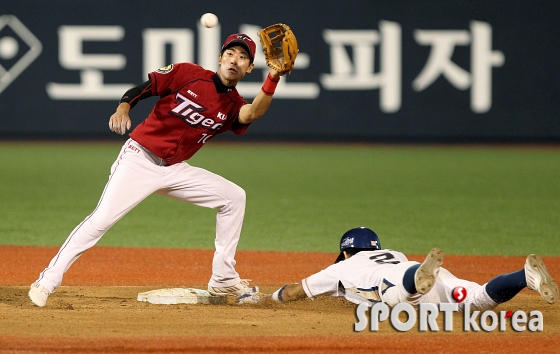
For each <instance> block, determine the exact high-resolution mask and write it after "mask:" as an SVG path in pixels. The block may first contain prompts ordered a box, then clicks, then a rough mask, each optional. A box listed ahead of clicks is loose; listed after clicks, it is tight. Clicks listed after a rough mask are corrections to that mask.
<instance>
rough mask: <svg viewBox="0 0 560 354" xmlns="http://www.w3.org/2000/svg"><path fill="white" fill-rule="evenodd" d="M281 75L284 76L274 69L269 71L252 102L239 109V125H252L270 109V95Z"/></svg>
mask: <svg viewBox="0 0 560 354" xmlns="http://www.w3.org/2000/svg"><path fill="white" fill-rule="evenodd" d="M283 75H284V74H281V73H278V72H277V71H276V70H274V69H270V71H269V73H268V76H267V78H266V80H265V82H264V84H263V87H262V89H261V90H260V91H259V93H258V94H257V96H256V97H255V99H254V100H253V102H252V103H250V104H246V105H244V106H243V107H241V110H240V111H239V118H238V121H239V123H241V124H249V123H252V122H254V121H256V120H257V119H259V118H261V117H262V116H263V115H264V114H265V113H266V111H267V110H268V107H270V103H271V102H272V95H273V94H274V90H275V89H276V85H278V82H279V81H280V77H281V76H283Z"/></svg>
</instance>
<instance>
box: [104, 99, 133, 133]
mask: <svg viewBox="0 0 560 354" xmlns="http://www.w3.org/2000/svg"><path fill="white" fill-rule="evenodd" d="M129 110H130V105H129V104H128V103H121V104H120V105H119V107H118V108H117V111H116V112H115V113H114V114H113V115H112V116H111V118H110V119H109V129H111V131H113V132H115V133H117V134H120V135H123V134H124V133H126V131H127V130H128V129H130V127H131V125H132V121H131V120H130V116H129V115H128V111H129Z"/></svg>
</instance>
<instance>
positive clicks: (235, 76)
mask: <svg viewBox="0 0 560 354" xmlns="http://www.w3.org/2000/svg"><path fill="white" fill-rule="evenodd" d="M255 50H256V45H255V42H254V41H253V40H252V39H251V38H250V37H249V36H247V35H245V34H232V35H230V36H229V37H228V38H227V39H226V40H225V42H224V44H223V46H222V51H221V54H220V55H219V57H218V59H219V68H218V70H217V72H212V71H210V70H205V69H203V68H202V67H200V66H198V65H195V64H191V63H178V64H173V65H169V66H166V67H164V68H161V69H159V70H156V71H154V72H152V73H150V74H149V80H148V81H146V82H144V83H143V84H141V85H138V86H136V87H133V88H131V89H130V90H128V91H127V92H126V93H125V94H124V96H123V97H122V99H121V101H120V103H119V106H118V107H117V110H116V112H115V113H114V114H113V115H112V116H111V118H110V120H109V128H110V129H111V130H112V131H114V132H116V133H118V134H121V135H122V134H125V132H126V131H127V130H128V129H130V127H131V120H130V117H129V111H130V109H131V108H132V107H134V106H135V105H136V104H137V103H138V101H140V100H142V99H144V98H147V97H151V96H159V97H160V98H159V100H158V101H157V103H156V104H155V106H154V108H153V110H152V112H151V113H150V114H149V116H148V117H147V118H146V119H145V120H144V121H143V122H142V123H141V124H140V125H138V126H137V127H136V128H135V129H134V130H133V131H132V133H130V134H129V136H130V139H128V140H127V141H126V142H125V144H124V145H123V147H122V149H121V151H120V154H119V156H118V157H117V160H116V161H115V162H114V164H113V166H112V167H111V174H110V176H109V181H108V182H107V185H106V186H105V189H104V191H103V194H102V195H101V198H100V200H99V203H98V205H97V207H96V208H95V210H94V211H93V213H92V214H90V215H89V216H88V217H86V218H85V220H84V221H83V222H82V223H80V224H79V225H78V226H77V227H76V228H75V229H74V230H73V231H72V233H71V234H70V235H69V236H68V238H67V240H66V242H65V243H64V244H63V245H62V247H61V248H60V250H59V252H58V253H57V254H56V256H55V257H54V258H53V259H52V260H51V262H50V264H49V265H48V267H47V268H46V269H45V270H43V272H41V274H40V276H39V278H38V279H37V280H36V281H35V282H34V283H33V284H32V285H31V289H30V291H29V297H30V299H31V301H33V303H34V304H35V305H37V306H40V307H43V306H45V305H46V303H47V299H48V296H49V295H50V294H51V293H52V292H53V291H55V289H56V288H58V287H59V286H60V284H61V283H62V277H63V275H64V273H65V272H66V271H67V270H68V268H69V267H70V266H71V265H72V263H74V261H76V259H78V257H79V256H80V255H81V254H82V253H83V252H85V251H86V250H88V249H89V248H91V247H93V246H94V245H95V244H96V243H97V241H99V239H100V238H101V237H102V236H103V235H104V234H105V232H107V230H109V228H111V226H113V225H114V224H115V223H116V222H117V221H118V220H119V219H120V218H122V217H123V216H124V215H125V214H126V213H128V212H129V211H130V210H131V209H132V208H134V207H135V206H136V205H137V204H138V203H140V202H141V201H142V200H143V199H144V198H146V197H148V196H149V195H151V194H152V193H157V194H160V195H164V196H167V197H170V198H173V199H177V200H179V201H182V202H186V203H191V204H195V205H199V206H203V207H207V208H213V209H216V210H217V211H218V212H217V217H216V239H215V247H216V251H215V253H214V258H213V261H212V277H211V278H210V281H209V283H208V291H209V292H210V293H211V294H214V295H228V294H232V295H236V296H239V295H242V294H246V293H255V292H258V287H256V286H255V287H250V286H249V283H248V281H247V280H241V279H240V277H239V274H238V273H237V272H236V270H235V259H234V257H235V251H236V247H237V243H238V241H239V237H240V233H241V226H242V224H243V217H244V213H245V191H244V190H243V189H242V188H241V187H239V186H237V185H236V184H234V183H233V182H230V181H228V180H226V179H225V178H223V177H221V176H218V175H216V174H214V173H211V172H209V171H206V170H204V169H202V168H198V167H194V166H191V165H189V164H188V163H187V162H185V160H188V159H189V158H190V157H192V156H193V155H194V154H195V153H196V152H197V151H198V150H199V149H200V148H201V147H202V146H204V144H206V143H207V142H209V141H210V140H211V139H212V138H213V137H214V136H215V135H217V134H220V133H224V132H227V131H232V132H233V133H235V134H237V135H240V134H243V133H244V132H245V131H246V130H247V128H248V127H249V125H250V124H251V123H252V122H254V121H255V120H257V119H259V118H261V117H262V116H263V115H264V113H265V112H266V111H267V110H268V107H269V106H270V103H271V101H272V95H273V94H274V90H275V88H276V85H277V84H278V81H279V80H280V76H282V74H281V73H279V72H277V71H276V70H274V69H270V71H269V73H268V76H267V79H266V80H265V82H264V84H263V87H262V90H261V92H259V94H257V96H256V97H255V99H254V100H253V102H252V103H248V102H247V101H245V100H244V99H243V97H242V96H241V95H239V93H238V92H237V90H236V88H235V86H236V85H237V83H238V82H239V80H241V79H242V78H243V77H244V76H245V74H247V73H250V72H251V71H252V70H253V68H254V64H253V59H254V56H255Z"/></svg>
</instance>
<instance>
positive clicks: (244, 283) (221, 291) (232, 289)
mask: <svg viewBox="0 0 560 354" xmlns="http://www.w3.org/2000/svg"><path fill="white" fill-rule="evenodd" d="M249 282H250V280H248V279H241V280H240V281H239V283H237V284H236V285H233V286H225V287H214V286H210V285H208V292H209V293H210V294H212V295H217V296H226V295H235V296H241V295H244V294H255V293H258V292H259V287H258V286H253V287H249Z"/></svg>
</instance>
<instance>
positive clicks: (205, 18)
mask: <svg viewBox="0 0 560 354" xmlns="http://www.w3.org/2000/svg"><path fill="white" fill-rule="evenodd" d="M200 23H202V25H203V26H204V27H206V28H212V27H214V26H216V25H217V24H218V16H216V15H214V14H213V13H211V12H207V13H205V14H204V15H202V17H200Z"/></svg>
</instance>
